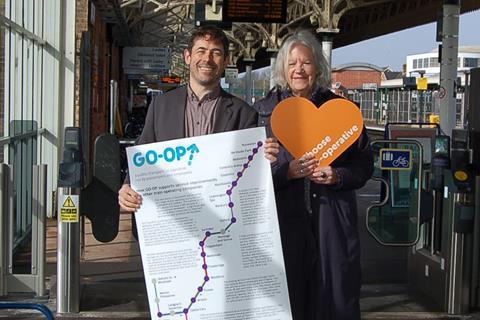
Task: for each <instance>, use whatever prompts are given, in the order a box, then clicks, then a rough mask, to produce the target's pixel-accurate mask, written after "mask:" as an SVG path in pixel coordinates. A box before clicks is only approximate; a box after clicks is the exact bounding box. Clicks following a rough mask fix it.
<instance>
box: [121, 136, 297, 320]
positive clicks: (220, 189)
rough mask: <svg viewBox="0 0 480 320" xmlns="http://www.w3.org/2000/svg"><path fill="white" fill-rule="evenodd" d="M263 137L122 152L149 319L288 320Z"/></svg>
mask: <svg viewBox="0 0 480 320" xmlns="http://www.w3.org/2000/svg"><path fill="white" fill-rule="evenodd" d="M264 141H265V129H264V128H254V129H246V130H240V131H235V132H227V133H219V134H212V135H207V136H200V137H193V138H186V139H179V140H172V141H167V142H160V143H154V144H148V145H139V146H134V147H131V148H128V149H127V156H128V166H129V172H130V180H131V185H132V187H133V188H134V189H135V190H136V191H137V192H139V193H140V194H141V195H142V197H143V203H142V206H141V208H140V209H139V210H138V211H137V213H136V214H135V215H136V219H137V228H138V236H139V242H140V249H141V255H142V262H143V269H144V274H145V281H146V287H147V293H148V299H149V306H150V313H151V317H152V319H162V320H163V319H168V320H170V319H171V320H176V319H191V320H194V319H195V320H197V319H198V320H228V319H242V320H248V319H291V318H292V316H291V312H290V303H289V299H288V291H287V285H286V276H285V267H284V264H283V255H282V247H281V242H280V233H279V227H278V220H277V213H276V208H275V198H274V193H273V184H272V177H271V171H270V163H269V161H268V160H267V159H265V157H264V149H263V142H264Z"/></svg>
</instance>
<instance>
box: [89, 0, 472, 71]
mask: <svg viewBox="0 0 480 320" xmlns="http://www.w3.org/2000/svg"><path fill="white" fill-rule="evenodd" d="M93 2H94V4H95V7H96V10H97V11H98V12H99V13H100V15H101V16H102V17H103V19H104V20H105V21H106V22H107V23H112V24H114V25H115V26H114V28H113V30H114V32H113V34H114V40H115V42H116V43H117V45H119V46H149V47H169V48H171V49H172V69H173V70H174V71H176V72H175V73H176V74H184V72H182V71H185V70H181V69H182V68H185V67H184V65H183V58H182V52H183V50H184V49H185V48H186V47H187V39H188V36H189V34H190V32H191V30H192V29H193V28H194V27H195V26H196V25H198V24H202V23H209V22H212V21H216V22H215V23H218V24H220V25H223V26H224V27H226V28H225V30H226V32H227V35H228V36H229V38H230V41H231V43H232V45H231V47H230V50H229V51H230V55H231V56H230V59H231V61H232V62H233V63H234V64H235V63H237V64H238V63H241V62H242V61H245V60H247V61H248V60H252V59H255V60H257V63H260V64H257V67H259V66H262V64H263V65H268V64H269V60H268V56H269V53H270V52H275V51H276V50H278V48H279V46H280V45H281V43H282V40H283V39H284V38H285V37H287V36H288V35H289V34H291V33H292V32H293V31H295V30H296V29H298V28H306V29H310V30H312V31H314V32H315V33H317V34H318V35H319V37H324V36H327V37H332V38H333V48H338V47H342V46H346V45H349V44H352V43H356V42H359V41H362V40H366V39H369V38H373V37H377V36H381V35H384V34H388V33H392V32H396V31H400V30H404V29H407V28H411V27H415V26H418V25H422V24H426V23H430V22H434V21H436V20H437V18H438V15H439V13H441V11H442V4H443V2H444V1H441V0H270V1H267V0H262V1H255V0H251V1H242V2H241V3H243V4H245V3H248V2H250V3H251V5H252V6H255V5H257V8H261V9H260V10H264V9H265V6H266V5H268V4H270V6H275V5H282V4H283V5H285V8H286V12H285V17H284V19H285V20H284V23H272V22H268V17H269V16H267V15H265V17H266V18H267V19H265V20H264V21H260V20H261V19H259V20H258V21H257V22H233V23H231V26H230V25H229V24H228V23H221V20H222V14H225V13H224V12H223V9H224V8H225V6H227V5H230V6H232V5H235V3H239V2H236V1H227V0H223V1H219V0H196V1H194V0H93ZM460 3H461V12H462V13H464V12H469V11H473V10H477V9H479V8H480V1H478V0H462V1H461V2H460ZM241 9H242V8H241ZM265 17H264V18H265ZM239 20H242V19H239ZM432 37H435V35H432Z"/></svg>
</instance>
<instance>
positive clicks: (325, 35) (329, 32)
mask: <svg viewBox="0 0 480 320" xmlns="http://www.w3.org/2000/svg"><path fill="white" fill-rule="evenodd" d="M339 31H340V30H339V29H325V28H319V29H317V33H318V34H319V36H320V37H321V39H322V52H323V56H324V57H325V60H327V65H328V74H327V76H328V82H329V83H330V82H331V78H332V73H331V71H332V48H333V35H334V34H336V33H338V32H339Z"/></svg>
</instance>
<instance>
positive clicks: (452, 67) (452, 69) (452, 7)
mask: <svg viewBox="0 0 480 320" xmlns="http://www.w3.org/2000/svg"><path fill="white" fill-rule="evenodd" d="M459 19H460V1H459V0H444V2H443V31H442V51H441V57H442V61H441V63H440V91H439V92H440V93H439V99H440V127H441V128H442V130H443V131H444V132H445V134H446V135H448V136H451V135H452V130H453V129H454V128H455V125H456V107H455V101H456V85H455V82H456V80H457V59H458V26H459Z"/></svg>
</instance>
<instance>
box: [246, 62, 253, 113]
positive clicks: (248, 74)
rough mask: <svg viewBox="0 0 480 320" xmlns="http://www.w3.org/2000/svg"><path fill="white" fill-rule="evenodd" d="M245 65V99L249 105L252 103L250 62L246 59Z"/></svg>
mask: <svg viewBox="0 0 480 320" xmlns="http://www.w3.org/2000/svg"><path fill="white" fill-rule="evenodd" d="M245 61H246V60H245ZM246 62H247V65H246V66H245V101H246V102H247V103H248V104H249V105H251V104H252V96H253V95H252V62H253V61H246Z"/></svg>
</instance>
